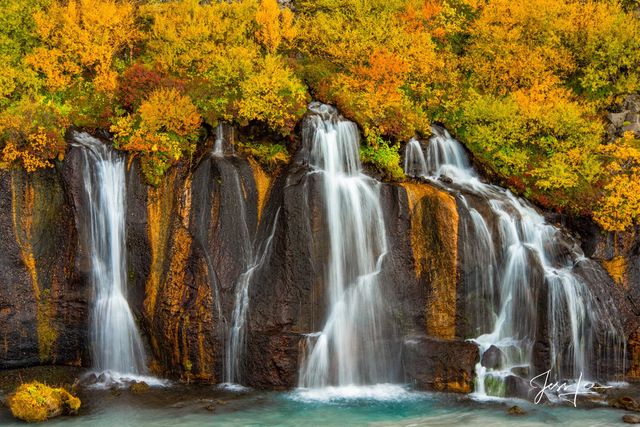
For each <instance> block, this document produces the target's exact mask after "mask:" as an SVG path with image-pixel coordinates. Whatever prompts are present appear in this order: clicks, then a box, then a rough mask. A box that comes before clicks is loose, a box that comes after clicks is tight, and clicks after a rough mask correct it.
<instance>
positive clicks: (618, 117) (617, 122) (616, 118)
mask: <svg viewBox="0 0 640 427" xmlns="http://www.w3.org/2000/svg"><path fill="white" fill-rule="evenodd" d="M608 117H609V121H610V122H611V124H613V126H615V127H616V128H619V127H622V126H623V125H624V121H625V118H626V117H627V111H623V112H621V113H609V114H608Z"/></svg>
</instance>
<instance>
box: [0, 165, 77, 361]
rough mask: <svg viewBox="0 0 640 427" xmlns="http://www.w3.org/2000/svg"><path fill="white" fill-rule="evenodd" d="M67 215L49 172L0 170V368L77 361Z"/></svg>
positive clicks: (73, 236)
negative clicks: (33, 172)
mask: <svg viewBox="0 0 640 427" xmlns="http://www.w3.org/2000/svg"><path fill="white" fill-rule="evenodd" d="M73 212H74V207H73V204H72V201H71V200H70V198H69V194H68V193H67V192H66V189H65V187H64V182H63V181H62V179H61V176H60V174H59V173H58V172H57V171H55V170H49V171H43V172H38V173H35V174H26V173H24V172H22V171H0V235H1V236H2V239H1V240H0V335H1V337H0V368H10V367H19V366H31V365H37V364H42V363H60V364H77V365H79V364H80V363H81V362H82V361H83V359H84V358H85V355H86V348H87V346H86V341H87V336H86V330H87V323H88V322H87V318H88V317H87V315H88V304H87V302H88V293H87V289H86V287H85V286H83V281H82V277H81V273H80V269H79V268H77V266H76V265H75V264H74V261H75V253H76V248H77V232H76V228H75V223H74V220H73V218H74V216H73Z"/></svg>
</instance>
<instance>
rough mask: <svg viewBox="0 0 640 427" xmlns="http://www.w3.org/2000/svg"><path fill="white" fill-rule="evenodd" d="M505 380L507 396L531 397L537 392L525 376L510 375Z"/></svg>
mask: <svg viewBox="0 0 640 427" xmlns="http://www.w3.org/2000/svg"><path fill="white" fill-rule="evenodd" d="M504 382H505V397H513V398H518V399H530V398H531V397H532V396H533V395H534V394H535V392H534V389H533V388H532V387H531V385H530V384H529V381H527V380H525V379H523V378H520V377H517V376H515V375H508V376H507V377H506V378H505V381H504Z"/></svg>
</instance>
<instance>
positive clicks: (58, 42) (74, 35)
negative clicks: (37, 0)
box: [26, 0, 140, 92]
mask: <svg viewBox="0 0 640 427" xmlns="http://www.w3.org/2000/svg"><path fill="white" fill-rule="evenodd" d="M34 19H35V22H36V26H37V31H38V35H39V36H40V39H41V41H42V44H43V47H40V48H37V49H36V50H35V51H34V52H33V53H31V54H29V55H28V56H27V57H26V62H27V63H28V64H29V65H31V66H32V67H34V68H35V69H36V70H38V71H40V72H41V73H43V74H44V75H45V76H46V78H47V85H48V87H49V88H50V89H51V90H52V91H56V90H61V89H65V88H66V87H67V86H69V85H70V84H71V81H72V79H74V78H77V77H80V76H81V74H83V73H84V72H85V71H88V72H91V73H94V74H95V77H94V78H93V82H94V84H95V87H96V89H97V90H98V91H102V92H112V91H114V90H115V88H116V77H117V73H116V71H115V70H114V69H113V62H114V59H115V57H116V56H117V55H119V54H121V53H123V52H124V50H125V48H128V49H129V50H130V49H132V48H133V44H134V43H135V42H136V41H137V40H138V38H139V36H140V34H139V30H138V29H137V27H136V24H135V19H136V15H135V8H134V5H133V3H131V2H130V1H129V0H118V1H116V0H70V1H69V2H66V3H62V2H57V1H54V2H52V3H51V6H50V7H49V8H48V9H47V10H46V11H38V12H36V14H35V16H34Z"/></svg>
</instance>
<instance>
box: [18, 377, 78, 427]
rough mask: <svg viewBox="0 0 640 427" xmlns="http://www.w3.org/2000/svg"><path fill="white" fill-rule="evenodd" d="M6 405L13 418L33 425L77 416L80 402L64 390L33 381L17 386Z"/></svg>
mask: <svg viewBox="0 0 640 427" xmlns="http://www.w3.org/2000/svg"><path fill="white" fill-rule="evenodd" d="M7 404H8V405H9V409H10V410H11V413H12V414H13V416H14V417H16V418H18V419H20V420H23V421H27V422H30V423H33V422H40V421H45V420H48V419H49V418H53V417H57V416H59V415H70V414H77V413H78V410H79V409H80V404H81V402H80V399H79V398H77V397H76V396H74V395H72V394H71V393H69V392H68V391H67V390H65V389H64V388H52V387H49V386H47V385H44V384H42V383H40V382H37V381H34V382H30V383H26V384H22V385H21V386H19V387H18V388H17V389H16V391H15V393H13V394H12V395H11V396H10V397H9V399H8V400H7Z"/></svg>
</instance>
